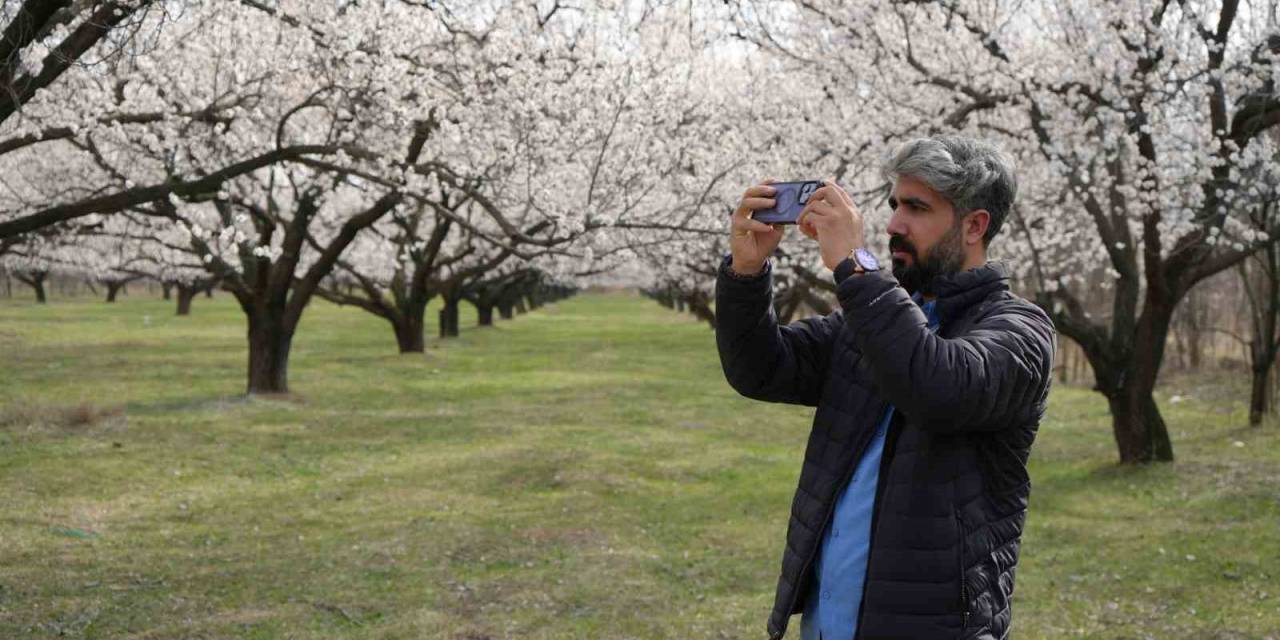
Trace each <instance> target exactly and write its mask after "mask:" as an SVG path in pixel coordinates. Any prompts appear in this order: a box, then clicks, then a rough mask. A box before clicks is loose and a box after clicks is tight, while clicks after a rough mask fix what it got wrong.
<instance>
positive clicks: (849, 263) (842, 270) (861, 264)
mask: <svg viewBox="0 0 1280 640" xmlns="http://www.w3.org/2000/svg"><path fill="white" fill-rule="evenodd" d="M879 270H880V261H879V260H876V257H875V256H874V255H871V252H870V251H867V250H866V249H865V248H863V247H858V248H857V249H854V250H853V251H850V252H849V257H847V258H845V259H844V260H841V261H840V264H838V265H836V269H835V272H834V274H835V280H836V283H837V284H839V283H840V282H841V281H843V280H844V279H845V278H847V277H849V276H851V275H853V274H855V273H867V272H869V271H879Z"/></svg>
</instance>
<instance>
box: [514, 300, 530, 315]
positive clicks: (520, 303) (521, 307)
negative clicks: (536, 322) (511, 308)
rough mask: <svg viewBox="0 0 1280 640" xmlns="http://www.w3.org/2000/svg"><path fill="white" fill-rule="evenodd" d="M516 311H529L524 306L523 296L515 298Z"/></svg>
mask: <svg viewBox="0 0 1280 640" xmlns="http://www.w3.org/2000/svg"><path fill="white" fill-rule="evenodd" d="M516 313H529V310H528V309H527V308H525V306H524V298H516Z"/></svg>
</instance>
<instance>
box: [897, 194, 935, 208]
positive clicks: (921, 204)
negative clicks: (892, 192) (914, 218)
mask: <svg viewBox="0 0 1280 640" xmlns="http://www.w3.org/2000/svg"><path fill="white" fill-rule="evenodd" d="M902 202H904V203H906V204H908V205H911V206H912V207H914V208H916V209H920V210H923V211H928V210H929V203H927V202H925V201H924V200H921V199H920V198H917V197H915V196H907V197H905V198H903V199H902ZM889 208H890V209H895V210H896V209H897V208H898V199H897V198H895V197H893V196H889Z"/></svg>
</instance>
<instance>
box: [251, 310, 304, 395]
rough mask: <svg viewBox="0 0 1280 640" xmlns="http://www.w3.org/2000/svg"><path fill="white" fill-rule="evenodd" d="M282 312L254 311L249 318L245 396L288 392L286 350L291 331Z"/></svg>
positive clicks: (289, 347)
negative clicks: (247, 372) (247, 387)
mask: <svg viewBox="0 0 1280 640" xmlns="http://www.w3.org/2000/svg"><path fill="white" fill-rule="evenodd" d="M283 316H284V313H283V311H280V312H276V311H273V310H270V309H266V310H264V309H256V310H254V311H253V312H252V313H251V314H250V315H249V393H250V394H255V393H287V392H288V391H289V350H290V349H291V348H292V347H293V329H292V328H291V327H287V326H285V321H284V317H283Z"/></svg>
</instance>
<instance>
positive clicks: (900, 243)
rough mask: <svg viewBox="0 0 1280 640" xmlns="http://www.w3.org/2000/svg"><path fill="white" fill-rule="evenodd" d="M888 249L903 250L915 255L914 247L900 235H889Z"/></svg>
mask: <svg viewBox="0 0 1280 640" xmlns="http://www.w3.org/2000/svg"><path fill="white" fill-rule="evenodd" d="M889 251H905V252H907V253H909V254H911V256H912V257H916V248H915V247H914V246H912V245H911V243H910V242H908V241H907V240H906V239H905V238H903V237H902V236H889Z"/></svg>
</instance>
